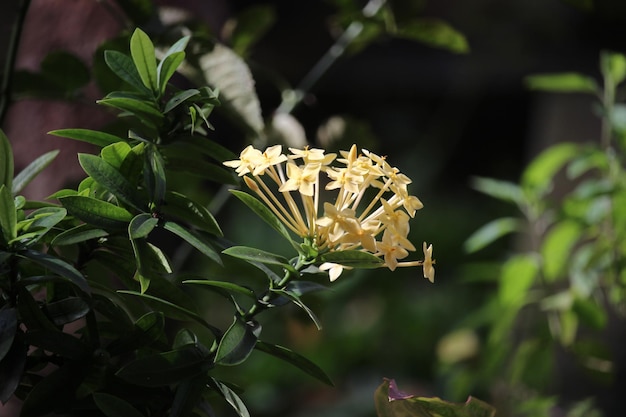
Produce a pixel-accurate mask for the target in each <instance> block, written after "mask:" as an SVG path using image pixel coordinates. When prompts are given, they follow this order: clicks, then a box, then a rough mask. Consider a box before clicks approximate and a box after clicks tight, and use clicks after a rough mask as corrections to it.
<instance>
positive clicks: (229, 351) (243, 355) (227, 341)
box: [215, 316, 261, 366]
mask: <svg viewBox="0 0 626 417" xmlns="http://www.w3.org/2000/svg"><path fill="white" fill-rule="evenodd" d="M260 331H261V326H260V325H259V324H258V323H254V322H248V323H246V322H244V321H243V320H242V319H241V318H240V317H239V316H235V320H234V321H233V324H232V325H231V326H230V327H229V328H228V330H226V332H225V333H224V336H223V337H222V339H221V340H220V343H219V345H218V347H217V352H216V353H215V363H216V364H218V365H229V366H230V365H239V364H240V363H242V362H244V361H245V360H246V359H247V358H248V356H250V353H252V350H253V349H254V346H255V345H256V342H257V338H258V334H259V333H260Z"/></svg>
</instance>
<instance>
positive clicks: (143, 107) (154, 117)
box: [96, 97, 163, 127]
mask: <svg viewBox="0 0 626 417" xmlns="http://www.w3.org/2000/svg"><path fill="white" fill-rule="evenodd" d="M96 103H98V104H104V105H105V106H109V107H114V108H116V109H119V110H122V111H126V112H129V113H132V114H134V115H135V116H137V117H138V118H139V119H141V120H142V121H143V122H145V123H146V124H147V125H148V126H151V127H159V126H160V125H161V124H162V122H163V114H161V112H160V111H159V109H157V108H156V107H155V106H154V104H152V103H149V102H146V101H139V100H136V99H132V98H120V97H112V98H108V97H105V98H103V99H101V100H97V101H96Z"/></svg>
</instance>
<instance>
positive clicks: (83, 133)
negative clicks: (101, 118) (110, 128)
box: [48, 129, 123, 147]
mask: <svg viewBox="0 0 626 417" xmlns="http://www.w3.org/2000/svg"><path fill="white" fill-rule="evenodd" d="M48 134H49V135H54V136H60V137H63V138H69V139H74V140H79V141H82V142H87V143H91V144H92V145H96V146H99V147H105V146H107V145H111V144H113V143H117V142H121V141H123V139H122V138H119V137H117V136H114V135H111V134H109V133H105V132H99V131H97V130H90V129H59V130H52V131H50V132H48Z"/></svg>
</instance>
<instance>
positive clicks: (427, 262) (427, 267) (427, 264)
mask: <svg viewBox="0 0 626 417" xmlns="http://www.w3.org/2000/svg"><path fill="white" fill-rule="evenodd" d="M422 247H423V249H424V264H423V267H424V278H428V280H429V281H430V282H435V267H434V266H433V265H434V264H435V261H434V260H433V245H432V243H431V244H430V246H428V247H426V242H424V244H423V245H422Z"/></svg>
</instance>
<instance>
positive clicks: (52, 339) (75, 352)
mask: <svg viewBox="0 0 626 417" xmlns="http://www.w3.org/2000/svg"><path fill="white" fill-rule="evenodd" d="M25 342H26V343H27V344H29V345H31V346H37V347H39V348H42V349H43V350H46V351H48V352H52V353H56V354H57V355H60V356H63V357H64V358H68V359H74V360H81V359H85V358H87V357H88V356H90V355H91V352H90V349H89V347H88V346H87V345H86V344H85V343H84V342H82V341H81V340H80V339H78V338H76V337H74V336H72V335H71V334H69V333H64V332H62V331H61V330H47V329H39V330H31V331H28V332H27V333H26V335H25Z"/></svg>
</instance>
